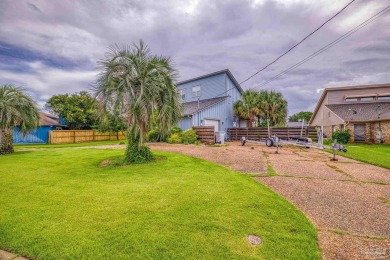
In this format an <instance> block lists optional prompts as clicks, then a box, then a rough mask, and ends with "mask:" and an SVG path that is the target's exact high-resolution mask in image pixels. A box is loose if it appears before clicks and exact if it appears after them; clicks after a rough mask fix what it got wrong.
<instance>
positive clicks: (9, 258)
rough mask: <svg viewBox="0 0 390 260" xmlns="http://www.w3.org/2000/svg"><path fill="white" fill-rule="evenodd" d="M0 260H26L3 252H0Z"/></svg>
mask: <svg viewBox="0 0 390 260" xmlns="http://www.w3.org/2000/svg"><path fill="white" fill-rule="evenodd" d="M0 260H28V259H27V258H24V257H22V256H18V255H15V254H12V253H9V252H7V251H4V250H0Z"/></svg>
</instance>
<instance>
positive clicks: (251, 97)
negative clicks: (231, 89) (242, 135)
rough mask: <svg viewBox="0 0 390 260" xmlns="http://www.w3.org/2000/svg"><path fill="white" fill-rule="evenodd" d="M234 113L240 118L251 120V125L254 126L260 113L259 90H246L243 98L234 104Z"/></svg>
mask: <svg viewBox="0 0 390 260" xmlns="http://www.w3.org/2000/svg"><path fill="white" fill-rule="evenodd" d="M233 113H234V115H235V116H236V117H238V118H241V119H247V120H249V127H254V126H255V125H253V122H254V121H255V119H256V117H257V116H258V115H259V113H260V110H259V97H258V92H256V91H255V90H251V89H249V90H246V91H245V92H244V93H243V94H242V96H241V100H238V101H236V102H235V103H234V104H233Z"/></svg>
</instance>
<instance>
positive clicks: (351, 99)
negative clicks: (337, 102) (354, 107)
mask: <svg viewBox="0 0 390 260" xmlns="http://www.w3.org/2000/svg"><path fill="white" fill-rule="evenodd" d="M345 101H347V102H357V101H358V98H354V97H350V98H346V99H345Z"/></svg>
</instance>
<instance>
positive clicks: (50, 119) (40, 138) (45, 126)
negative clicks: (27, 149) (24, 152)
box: [13, 112, 65, 144]
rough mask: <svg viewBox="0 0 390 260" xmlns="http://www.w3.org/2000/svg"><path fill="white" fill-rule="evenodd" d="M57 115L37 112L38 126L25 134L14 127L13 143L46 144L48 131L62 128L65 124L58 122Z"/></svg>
mask: <svg viewBox="0 0 390 260" xmlns="http://www.w3.org/2000/svg"><path fill="white" fill-rule="evenodd" d="M60 121H61V120H60V118H58V116H55V115H52V114H46V113H41V112H40V113H39V127H38V128H37V129H35V130H34V131H31V132H29V133H28V134H27V135H23V134H22V133H20V131H19V128H18V127H15V129H14V137H13V142H14V143H15V144H46V143H48V141H49V131H51V130H62V129H63V128H64V127H65V125H63V124H62V122H60Z"/></svg>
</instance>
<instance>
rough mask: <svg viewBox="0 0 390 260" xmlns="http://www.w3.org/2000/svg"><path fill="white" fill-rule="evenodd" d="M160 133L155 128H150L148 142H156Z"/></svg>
mask: <svg viewBox="0 0 390 260" xmlns="http://www.w3.org/2000/svg"><path fill="white" fill-rule="evenodd" d="M159 135H160V133H159V132H158V131H157V130H150V131H149V133H148V141H149V142H158V141H159Z"/></svg>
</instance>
